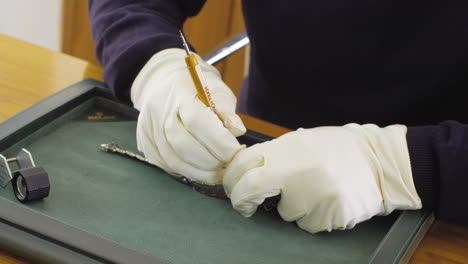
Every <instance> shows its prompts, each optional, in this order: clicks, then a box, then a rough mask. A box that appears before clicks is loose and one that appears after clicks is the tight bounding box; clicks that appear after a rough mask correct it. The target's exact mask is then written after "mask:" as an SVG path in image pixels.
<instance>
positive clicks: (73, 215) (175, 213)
mask: <svg viewBox="0 0 468 264" xmlns="http://www.w3.org/2000/svg"><path fill="white" fill-rule="evenodd" d="M94 107H96V106H93V105H92V104H91V103H88V104H85V105H84V106H81V107H80V108H79V109H76V110H75V111H73V112H71V113H69V114H67V115H66V116H63V117H61V118H60V119H59V120H56V121H54V122H53V123H51V124H49V125H47V126H46V127H44V128H43V129H41V130H39V131H37V132H35V133H34V134H33V135H31V136H30V137H28V138H26V139H23V140H22V141H21V142H19V143H18V144H15V145H14V146H12V147H11V148H10V149H8V150H5V151H3V150H2V153H5V154H6V155H11V154H15V153H16V152H17V151H18V150H19V149H20V148H22V147H25V148H27V149H28V150H29V151H30V152H31V153H32V154H33V157H34V159H35V161H36V164H37V165H42V166H43V167H44V168H45V169H46V170H47V171H48V173H49V177H50V181H51V192H50V196H49V197H48V198H46V199H45V200H43V201H39V202H35V203H32V204H30V205H25V206H28V207H30V208H32V209H33V210H36V211H38V212H41V213H43V214H46V215H48V216H50V217H52V218H55V219H57V220H59V221H62V222H64V223H67V224H69V225H72V226H75V227H77V228H79V229H82V230H86V231H88V232H91V233H93V234H96V235H98V236H101V237H104V238H106V239H109V240H112V241H115V242H117V243H119V244H121V245H124V246H127V247H129V248H132V249H135V250H137V251H141V252H143V253H146V254H148V255H151V256H154V257H155V258H157V259H160V260H163V261H166V262H168V263H269V264H273V263H287V262H289V263H366V262H367V261H368V258H369V257H370V256H371V254H372V253H373V252H374V250H375V249H376V247H377V246H378V244H379V242H380V241H381V240H382V239H383V237H384V236H385V234H386V232H387V231H388V229H389V228H390V226H391V224H392V223H393V221H394V220H395V216H390V217H378V218H375V219H373V220H372V221H369V222H367V223H363V224H360V225H358V226H357V227H356V228H355V229H353V230H350V231H335V232H331V233H320V234H315V235H312V234H309V233H306V232H304V231H302V230H300V229H299V228H298V227H297V226H296V225H295V224H293V223H286V222H284V221H282V220H281V218H280V217H279V216H278V215H277V213H276V212H274V211H270V212H264V211H259V212H257V214H256V215H255V216H254V217H252V218H250V219H246V218H243V217H242V216H240V215H239V214H237V213H236V212H235V211H234V210H233V209H232V208H231V205H230V203H229V202H228V201H226V200H217V199H214V198H210V197H206V196H204V195H202V194H199V193H197V192H196V191H194V190H192V189H191V188H189V187H188V186H185V185H182V184H181V183H178V182H176V181H175V180H173V179H172V178H170V177H169V176H168V175H167V174H165V173H164V172H163V171H161V170H159V169H158V168H155V167H152V166H148V165H145V164H143V163H140V162H137V161H134V160H131V159H128V158H124V157H122V156H118V155H116V154H110V153H105V152H102V151H100V150H99V145H100V144H101V143H108V142H109V141H111V140H115V141H117V142H118V143H120V144H122V145H124V146H126V147H128V148H129V149H132V150H136V142H135V127H136V122H135V121H127V120H128V118H124V119H121V120H122V121H119V120H111V121H109V120H108V121H96V120H93V121H87V120H86V118H83V113H86V115H87V116H89V115H90V114H89V113H91V112H96V111H94V110H95V109H94ZM98 111H106V110H105V109H104V110H102V109H98ZM111 113H112V112H111ZM105 114H106V112H104V115H105ZM118 119H119V118H118ZM0 197H3V198H6V199H8V200H11V201H15V202H17V201H16V199H15V198H14V195H13V191H12V189H11V186H9V187H8V188H7V189H0Z"/></svg>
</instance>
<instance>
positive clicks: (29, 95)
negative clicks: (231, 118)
mask: <svg viewBox="0 0 468 264" xmlns="http://www.w3.org/2000/svg"><path fill="white" fill-rule="evenodd" d="M0 51H1V52H0V122H1V121H3V120H5V119H7V118H9V117H11V116H12V115H14V114H15V113H18V112H19V111H21V110H23V109H25V108H27V107H28V106H30V105H32V104H34V103H36V102H38V101H39V100H41V99H43V98H45V97H47V96H49V95H51V94H53V93H55V92H57V91H59V90H61V89H63V88H65V87H67V86H69V85H71V84H73V83H76V82H78V81H80V80H83V79H86V78H94V79H97V80H102V73H103V72H102V69H101V68H100V67H98V66H96V65H93V64H90V63H88V62H86V61H83V60H80V59H77V58H74V57H71V56H68V55H65V54H62V53H58V52H53V51H50V50H47V49H44V48H41V47H38V46H35V45H32V44H29V43H26V42H23V41H19V40H16V39H13V38H10V37H7V36H4V35H1V34H0ZM241 117H242V119H243V121H244V123H245V124H246V126H247V127H248V128H251V129H253V130H256V131H259V132H262V133H264V134H267V135H270V136H279V135H281V134H284V133H286V132H287V131H288V130H287V129H285V128H282V127H279V126H276V125H273V124H270V123H267V122H264V121H260V120H258V119H255V118H252V117H248V116H245V115H241ZM0 263H7V264H20V263H21V264H24V263H28V262H26V261H24V260H22V259H21V257H17V256H11V255H10V254H9V253H7V252H5V251H3V250H1V249H0ZM410 263H457V264H458V263H468V228H466V227H460V226H455V225H450V224H445V223H442V222H439V221H436V222H435V223H434V224H433V225H432V227H431V228H430V230H429V232H428V234H427V235H426V237H425V238H424V239H423V241H422V242H421V244H420V246H419V247H418V248H417V249H416V252H415V254H414V255H413V257H412V259H411V260H410Z"/></svg>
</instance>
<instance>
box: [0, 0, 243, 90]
mask: <svg viewBox="0 0 468 264" xmlns="http://www.w3.org/2000/svg"><path fill="white" fill-rule="evenodd" d="M184 31H185V34H186V37H187V39H188V40H189V41H190V42H191V43H192V44H193V45H194V46H195V48H196V49H197V52H198V53H199V54H200V55H202V56H203V55H206V54H208V53H209V52H211V51H213V50H214V49H215V48H216V47H218V46H219V45H221V44H222V43H223V42H224V41H226V40H227V39H229V38H230V37H233V36H235V35H237V34H238V33H240V32H243V31H244V23H243V19H242V10H241V0H222V1H219V0H208V1H207V3H206V4H205V6H204V7H203V10H202V11H201V13H200V14H199V15H198V16H197V17H194V18H190V19H189V20H188V21H187V23H186V24H185V26H184ZM0 34H5V35H9V36H12V37H15V38H18V39H21V40H25V41H27V42H31V43H34V44H36V45H39V46H42V47H45V48H48V49H52V50H55V51H60V52H63V53H66V54H69V55H72V56H75V57H78V58H81V59H84V60H87V61H89V62H92V63H94V64H99V62H98V61H97V59H96V57H95V56H94V48H93V42H92V38H91V33H90V28H89V22H88V14H87V1H86V0H0ZM245 58H246V52H245V49H243V50H242V51H240V52H237V53H236V54H235V55H233V56H231V57H230V58H229V59H228V60H226V61H225V62H222V63H220V64H218V65H217V66H216V67H217V68H218V69H219V70H220V72H221V74H222V75H223V79H224V81H225V82H226V83H227V84H228V85H229V86H230V87H231V88H232V89H233V91H234V93H235V94H236V95H237V94H238V90H239V87H240V86H241V84H242V80H243V79H244V66H245V65H244V64H245V63H244V62H245Z"/></svg>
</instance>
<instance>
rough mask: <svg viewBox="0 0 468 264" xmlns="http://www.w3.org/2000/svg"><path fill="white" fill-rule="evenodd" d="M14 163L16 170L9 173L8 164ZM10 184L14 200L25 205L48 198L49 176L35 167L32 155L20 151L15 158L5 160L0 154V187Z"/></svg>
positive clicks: (38, 167)
mask: <svg viewBox="0 0 468 264" xmlns="http://www.w3.org/2000/svg"><path fill="white" fill-rule="evenodd" d="M11 162H16V164H17V166H18V169H17V170H15V171H14V172H13V174H12V173H11V169H10V166H9V163H11ZM10 181H11V182H12V185H13V191H14V192H15V196H16V198H17V199H18V200H19V201H20V202H22V203H26V202H29V201H33V200H40V199H42V198H45V197H47V196H49V191H50V182H49V175H48V174H47V172H46V171H45V170H44V168H42V167H41V166H36V165H35V164H34V160H33V158H32V155H31V153H30V152H29V151H27V150H26V149H22V150H21V151H20V152H18V154H17V155H16V157H14V158H10V159H7V158H5V157H4V156H3V155H1V154H0V186H1V187H3V188H5V187H6V186H7V185H8V183H9V182H10Z"/></svg>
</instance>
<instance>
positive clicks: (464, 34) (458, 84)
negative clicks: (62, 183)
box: [89, 0, 468, 224]
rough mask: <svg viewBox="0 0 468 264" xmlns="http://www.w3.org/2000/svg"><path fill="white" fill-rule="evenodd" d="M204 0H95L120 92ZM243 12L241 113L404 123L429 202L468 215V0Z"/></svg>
mask: <svg viewBox="0 0 468 264" xmlns="http://www.w3.org/2000/svg"><path fill="white" fill-rule="evenodd" d="M204 2H205V1H204V0H90V1H89V14H90V19H91V24H92V32H93V38H94V41H95V45H96V54H97V56H98V58H99V60H100V61H101V63H102V65H103V66H104V69H105V75H104V78H105V80H106V82H107V84H108V85H109V86H110V87H111V88H112V89H113V91H114V93H115V95H116V96H117V97H118V98H119V99H120V100H122V101H125V102H129V101H130V97H129V94H130V86H131V84H132V82H133V80H134V78H135V77H136V75H137V74H138V72H139V71H140V69H141V68H142V67H143V66H144V64H145V63H146V62H147V61H148V60H149V58H150V57H151V56H152V55H153V54H155V53H156V52H158V51H160V50H163V49H166V48H173V47H178V48H181V43H180V39H179V37H178V35H177V32H178V30H179V29H180V28H182V25H183V23H184V21H185V20H186V18H187V17H190V16H194V15H196V14H197V13H198V12H199V11H200V10H201V8H202V7H203V4H204ZM243 11H244V18H245V22H246V27H247V33H248V35H249V38H250V40H251V54H250V58H251V60H250V69H249V74H248V77H247V79H246V81H245V82H244V85H243V87H242V89H241V96H240V102H239V110H240V111H241V112H244V113H247V114H250V115H253V116H256V117H259V118H261V119H265V120H268V121H271V122H274V123H277V124H280V125H283V126H286V127H289V128H291V129H295V128H298V127H315V126H322V125H343V124H346V123H349V122H357V123H374V124H377V125H380V126H385V125H390V124H397V123H399V124H405V125H407V126H408V127H409V128H408V133H407V141H408V148H409V152H410V159H411V165H412V171H413V177H414V181H415V185H416V189H417V191H418V194H419V196H420V197H421V199H422V201H423V206H424V207H426V208H433V209H434V210H435V212H436V217H438V218H439V219H443V220H447V221H449V222H453V223H463V224H467V223H468V205H467V204H466V203H467V202H468V191H467V190H464V188H468V126H467V125H464V123H468V108H467V107H466V104H465V101H466V100H467V97H466V96H465V90H466V89H468V79H467V76H468V16H467V15H466V13H467V11H468V1H466V0H448V1H436V0H424V1H423V0H415V1H406V0H383V1H373V0H354V1H348V0H331V1H308V0H290V1H282V0H255V1H254V0H244V1H243ZM206 33H207V34H209V32H206ZM445 120H456V121H445Z"/></svg>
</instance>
